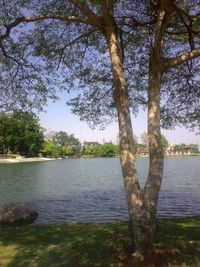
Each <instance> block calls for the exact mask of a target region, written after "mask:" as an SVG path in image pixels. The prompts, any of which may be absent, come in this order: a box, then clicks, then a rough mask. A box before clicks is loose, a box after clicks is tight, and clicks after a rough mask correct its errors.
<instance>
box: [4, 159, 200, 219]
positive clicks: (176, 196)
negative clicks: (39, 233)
mask: <svg viewBox="0 0 200 267" xmlns="http://www.w3.org/2000/svg"><path fill="white" fill-rule="evenodd" d="M199 163H200V157H178V158H166V159H165V168H164V177H163V183H162V187H161V192H160V198H159V205H158V212H157V216H158V217H181V216H194V215H200V177H199V171H200V166H199ZM137 167H138V173H139V175H140V177H141V184H144V181H145V179H146V177H147V171H148V158H140V159H138V160H137ZM11 202H23V203H27V204H29V205H30V206H32V207H34V208H36V209H37V210H38V211H39V214H40V215H39V217H38V219H37V221H36V223H60V222H64V221H81V222H108V221H113V220H127V219H128V216H127V207H126V200H125V194H124V188H123V181H122V174H121V169H120V164H119V159H116V158H97V159H84V158H80V159H67V160H56V161H48V162H33V163H17V164H0V205H4V204H7V203H11Z"/></svg>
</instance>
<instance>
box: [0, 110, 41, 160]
mask: <svg viewBox="0 0 200 267" xmlns="http://www.w3.org/2000/svg"><path fill="white" fill-rule="evenodd" d="M43 142H44V140H43V132H42V129H41V127H40V125H39V123H38V120H37V118H36V116H35V115H34V114H29V113H27V112H22V111H14V112H12V113H1V114H0V151H1V153H8V152H12V153H19V154H20V155H24V156H37V155H38V154H39V152H40V150H41V148H42V145H43Z"/></svg>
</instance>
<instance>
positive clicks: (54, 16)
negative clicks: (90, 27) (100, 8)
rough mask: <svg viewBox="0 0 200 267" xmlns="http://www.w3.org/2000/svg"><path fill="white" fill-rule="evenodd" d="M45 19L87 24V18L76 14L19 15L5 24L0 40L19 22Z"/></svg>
mask: <svg viewBox="0 0 200 267" xmlns="http://www.w3.org/2000/svg"><path fill="white" fill-rule="evenodd" d="M46 19H54V20H60V21H66V22H78V23H84V24H89V21H88V20H84V19H82V18H79V17H76V16H61V15H57V14H43V15H39V16H33V17H19V18H17V19H15V20H14V21H13V22H11V23H10V24H8V25H5V27H6V32H5V33H4V34H2V35H1V36H0V40H4V39H5V38H7V37H8V36H9V35H10V32H11V30H12V28H14V27H16V26H18V25H19V24H21V23H28V22H37V21H41V20H46Z"/></svg>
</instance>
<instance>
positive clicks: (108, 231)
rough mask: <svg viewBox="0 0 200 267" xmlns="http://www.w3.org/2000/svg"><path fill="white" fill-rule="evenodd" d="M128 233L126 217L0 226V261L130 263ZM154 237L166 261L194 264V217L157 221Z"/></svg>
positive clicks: (197, 226)
mask: <svg viewBox="0 0 200 267" xmlns="http://www.w3.org/2000/svg"><path fill="white" fill-rule="evenodd" d="M128 236H129V231H128V224H127V223H112V224H63V225H45V226H26V227H25V226H23V227H15V228H0V266H1V267H8V266H9V267H25V266H26V267H51V266H52V267H57V266H59V267H62V266H65V267H86V266H87V267H95V266H102V267H106V266H110V267H117V266H131V265H130V264H129V265H126V262H125V261H121V260H120V259H123V258H126V256H127V255H128V254H129V253H130V247H131V246H130V245H131V241H130V238H129V237H128ZM157 243H158V244H159V245H157V248H160V251H161V252H160V253H162V254H164V256H165V257H166V258H167V261H168V262H170V264H172V265H170V266H175V264H176V266H178V264H179V265H180V266H200V219H198V218H193V219H192V218H191V219H179V220H163V221H159V222H158V235H157ZM162 256H163V255H162ZM198 264H199V265H198Z"/></svg>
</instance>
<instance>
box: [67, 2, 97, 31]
mask: <svg viewBox="0 0 200 267" xmlns="http://www.w3.org/2000/svg"><path fill="white" fill-rule="evenodd" d="M70 2H71V3H72V4H73V5H74V6H75V7H76V8H78V9H79V10H80V11H81V13H82V14H83V15H84V16H86V17H87V18H88V21H89V23H90V24H92V25H94V26H96V27H98V28H99V29H101V27H102V26H101V20H100V19H99V17H98V16H97V15H96V14H95V13H94V12H93V11H92V10H91V9H90V8H89V7H88V6H87V5H86V4H85V3H84V2H83V1H80V0H70Z"/></svg>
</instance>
